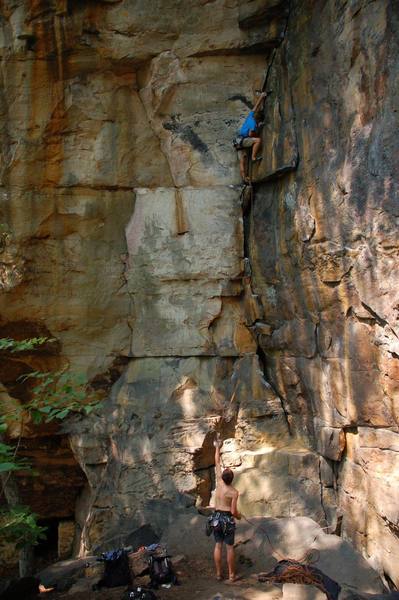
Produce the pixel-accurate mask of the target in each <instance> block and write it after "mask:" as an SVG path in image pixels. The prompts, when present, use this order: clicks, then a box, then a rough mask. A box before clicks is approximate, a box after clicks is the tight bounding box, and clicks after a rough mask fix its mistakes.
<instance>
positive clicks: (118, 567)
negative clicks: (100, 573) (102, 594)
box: [96, 550, 131, 589]
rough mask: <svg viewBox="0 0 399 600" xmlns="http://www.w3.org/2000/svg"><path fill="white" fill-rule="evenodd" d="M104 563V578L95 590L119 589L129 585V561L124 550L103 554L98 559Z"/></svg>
mask: <svg viewBox="0 0 399 600" xmlns="http://www.w3.org/2000/svg"><path fill="white" fill-rule="evenodd" d="M99 560H101V561H103V562H104V577H103V578H102V579H101V580H100V581H99V582H98V584H97V586H96V588H97V589H98V588H101V587H108V588H113V587H119V586H122V585H129V584H130V583H131V578H130V569H129V559H128V555H127V552H126V550H112V551H110V552H104V553H103V554H102V555H101V558H100V559H99Z"/></svg>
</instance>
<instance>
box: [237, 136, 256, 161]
mask: <svg viewBox="0 0 399 600" xmlns="http://www.w3.org/2000/svg"><path fill="white" fill-rule="evenodd" d="M255 142H256V138H253V137H245V138H244V139H243V140H242V143H241V148H240V149H239V150H238V155H239V156H241V155H242V154H245V152H246V148H251V147H252V146H253V145H254V143H255Z"/></svg>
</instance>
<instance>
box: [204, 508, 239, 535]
mask: <svg viewBox="0 0 399 600" xmlns="http://www.w3.org/2000/svg"><path fill="white" fill-rule="evenodd" d="M235 528H236V524H235V521H234V517H233V515H232V514H231V513H229V512H228V511H224V510H215V511H214V512H213V513H212V514H211V516H210V517H208V519H207V522H206V528H205V533H206V535H208V536H209V535H211V533H212V532H216V533H220V534H222V535H224V536H225V535H229V534H231V533H233V531H234V530H235Z"/></svg>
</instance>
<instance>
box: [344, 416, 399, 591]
mask: <svg viewBox="0 0 399 600" xmlns="http://www.w3.org/2000/svg"><path fill="white" fill-rule="evenodd" d="M346 437H347V448H348V450H347V455H348V458H347V460H346V461H345V463H344V465H343V469H342V475H341V476H340V504H341V506H342V510H343V526H344V529H345V531H346V534H347V535H348V536H350V537H351V538H352V539H354V540H355V542H356V544H357V545H358V546H359V547H360V548H362V549H364V551H365V552H366V553H367V555H368V556H370V557H371V558H372V561H373V564H374V565H375V567H376V568H377V569H378V570H379V571H380V572H385V573H386V574H387V575H388V576H389V577H390V578H391V579H392V581H394V582H395V581H396V580H397V568H396V564H397V563H396V561H397V560H398V556H399V554H398V543H397V538H398V527H397V523H398V519H399V514H398V485H397V483H398V481H397V480H398V477H397V473H398V470H399V464H398V461H399V458H398V443H399V435H398V433H397V432H393V431H391V430H388V429H374V428H370V427H359V429H358V431H356V432H352V433H347V435H346Z"/></svg>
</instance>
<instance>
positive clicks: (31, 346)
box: [0, 337, 56, 352]
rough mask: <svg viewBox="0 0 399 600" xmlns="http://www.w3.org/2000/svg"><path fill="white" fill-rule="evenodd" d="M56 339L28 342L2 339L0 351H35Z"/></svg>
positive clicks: (0, 340)
mask: <svg viewBox="0 0 399 600" xmlns="http://www.w3.org/2000/svg"><path fill="white" fill-rule="evenodd" d="M55 341H56V340H55V339H54V338H47V337H35V338H28V339H26V340H13V339H11V338H0V350H6V351H8V352H24V351H26V350H35V349H36V348H37V346H41V345H42V344H45V343H46V342H55Z"/></svg>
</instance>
